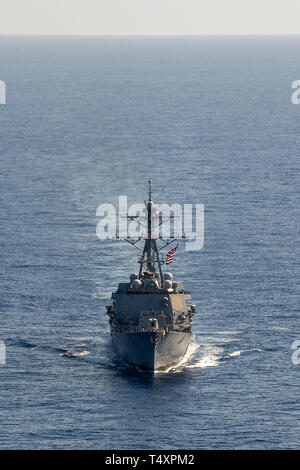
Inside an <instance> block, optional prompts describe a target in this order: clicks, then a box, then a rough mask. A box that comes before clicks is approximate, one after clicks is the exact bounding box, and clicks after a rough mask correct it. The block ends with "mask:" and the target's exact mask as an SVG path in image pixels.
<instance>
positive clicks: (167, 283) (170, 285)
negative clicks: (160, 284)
mask: <svg viewBox="0 0 300 470" xmlns="http://www.w3.org/2000/svg"><path fill="white" fill-rule="evenodd" d="M164 288H165V289H172V281H170V280H169V279H167V280H165V282H164Z"/></svg>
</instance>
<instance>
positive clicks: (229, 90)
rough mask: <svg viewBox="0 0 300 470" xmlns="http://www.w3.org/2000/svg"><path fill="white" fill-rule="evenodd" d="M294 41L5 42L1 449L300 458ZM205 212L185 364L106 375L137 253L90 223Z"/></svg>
mask: <svg viewBox="0 0 300 470" xmlns="http://www.w3.org/2000/svg"><path fill="white" fill-rule="evenodd" d="M299 48H300V36H299V37H252V38H250V37H248V38H247V37H199V38H197V37H195V38H193V37H185V38H184V37H183V38H176V37H164V38H163V37H161V38H160V37H156V38H147V37H140V38H130V37H123V38H122V37H111V38H108V37H107V38H106V37H102V38H100V37H99V38H96V37H86V38H76V37H71V38H62V37H61V38H59V37H56V38H50V37H40V38H39V37H36V38H33V37H31V38H30V37H27V38H25V37H4V36H3V37H1V38H0V80H4V81H5V83H6V86H7V97H6V105H0V156H1V161H0V165H1V166H0V170H1V171H0V184H1V208H0V211H1V212H0V221H1V225H0V231H1V232H0V233H1V240H0V243H1V248H0V253H1V266H0V272H1V281H0V292H1V294H0V340H1V341H4V342H5V346H6V364H0V448H1V449H276V448H277V449H291V448H299V446H300V424H299V423H300V406H299V386H300V380H299V376H300V364H299V365H296V364H293V362H292V353H293V350H292V349H291V345H292V342H293V341H294V340H300V327H299V313H300V306H299V293H300V287H299V274H300V269H299V268H300V256H299V255H300V250H299V241H300V237H299V228H300V227H299V220H300V218H299V216H300V209H299V204H300V201H299V189H300V176H299V169H300V164H299V161H300V106H296V105H293V104H292V103H291V94H292V89H291V84H292V82H293V81H294V80H297V79H300V68H299ZM148 178H152V180H153V198H154V200H155V202H159V203H179V204H184V203H195V204H196V203H200V204H204V206H205V242H204V247H203V249H202V250H200V251H186V250H184V245H180V246H179V249H178V250H177V254H176V257H175V260H174V262H173V264H172V271H173V274H174V277H175V280H181V281H183V282H184V284H185V287H186V288H187V289H188V290H190V291H191V294H192V299H193V300H192V301H193V303H195V304H197V314H196V315H195V317H194V324H193V331H194V338H193V342H192V345H191V348H190V350H189V355H188V357H187V360H186V362H184V363H183V364H182V365H181V366H180V367H178V368H175V369H173V370H171V371H169V372H167V373H158V374H154V375H152V374H145V373H141V372H139V371H136V370H133V369H128V368H126V367H124V366H122V365H121V364H120V363H119V362H118V361H117V360H116V358H115V356H114V353H113V350H112V346H111V340H110V335H109V325H108V317H107V315H106V313H105V312H106V310H105V305H107V304H108V303H109V302H110V295H111V292H112V291H113V290H115V288H116V287H117V284H118V283H119V282H120V281H127V279H128V276H129V274H130V273H132V272H134V271H136V270H137V264H136V258H137V253H136V251H135V249H134V248H133V247H131V246H130V245H129V244H127V243H126V242H121V241H100V240H99V239H98V238H97V236H96V225H97V222H98V220H99V218H97V217H96V209H97V207H98V205H99V204H101V203H113V204H117V200H118V196H119V195H127V196H128V201H129V203H130V204H131V203H134V202H143V200H144V199H145V197H146V194H147V180H148Z"/></svg>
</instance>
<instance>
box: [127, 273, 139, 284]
mask: <svg viewBox="0 0 300 470" xmlns="http://www.w3.org/2000/svg"><path fill="white" fill-rule="evenodd" d="M137 277H138V275H137V274H136V273H133V274H130V277H129V279H130V282H131V283H132V282H133V281H134V280H135V279H137Z"/></svg>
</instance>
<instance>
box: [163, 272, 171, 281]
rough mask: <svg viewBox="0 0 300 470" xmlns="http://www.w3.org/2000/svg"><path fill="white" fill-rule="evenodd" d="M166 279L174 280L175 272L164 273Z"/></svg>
mask: <svg viewBox="0 0 300 470" xmlns="http://www.w3.org/2000/svg"><path fill="white" fill-rule="evenodd" d="M164 279H165V280H167V279H168V280H169V281H173V274H172V273H165V274H164Z"/></svg>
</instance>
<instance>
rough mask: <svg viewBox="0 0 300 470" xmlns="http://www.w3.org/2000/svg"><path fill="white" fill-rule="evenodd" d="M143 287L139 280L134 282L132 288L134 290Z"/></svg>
mask: <svg viewBox="0 0 300 470" xmlns="http://www.w3.org/2000/svg"><path fill="white" fill-rule="evenodd" d="M141 285H142V282H141V281H140V280H139V279H134V280H133V282H132V287H133V288H134V289H139V288H140V287H141Z"/></svg>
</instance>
